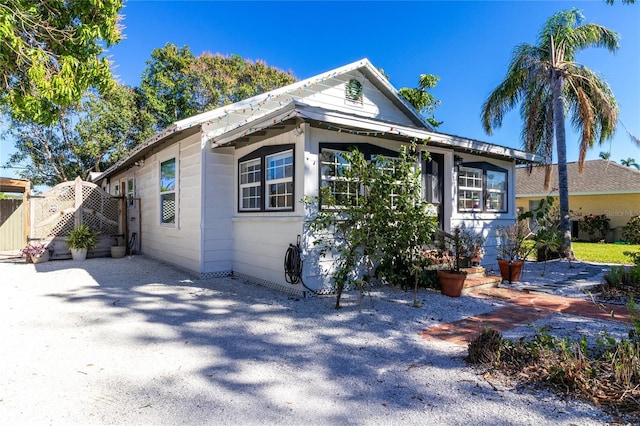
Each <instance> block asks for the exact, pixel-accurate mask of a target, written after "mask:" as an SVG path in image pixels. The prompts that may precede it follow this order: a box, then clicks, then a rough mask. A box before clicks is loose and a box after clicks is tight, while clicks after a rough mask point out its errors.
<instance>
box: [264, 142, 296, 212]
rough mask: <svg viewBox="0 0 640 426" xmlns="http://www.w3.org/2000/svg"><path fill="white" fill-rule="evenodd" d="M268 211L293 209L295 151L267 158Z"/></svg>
mask: <svg viewBox="0 0 640 426" xmlns="http://www.w3.org/2000/svg"><path fill="white" fill-rule="evenodd" d="M266 164H267V176H266V181H265V186H266V188H267V194H266V195H267V210H282V209H291V208H293V150H289V151H285V152H281V153H278V154H273V155H268V156H266Z"/></svg>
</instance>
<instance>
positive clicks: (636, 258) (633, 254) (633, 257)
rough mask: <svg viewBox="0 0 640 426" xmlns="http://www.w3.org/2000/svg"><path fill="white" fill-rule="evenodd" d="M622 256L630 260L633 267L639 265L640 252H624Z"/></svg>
mask: <svg viewBox="0 0 640 426" xmlns="http://www.w3.org/2000/svg"><path fill="white" fill-rule="evenodd" d="M622 254H624V255H625V256H627V257H628V258H630V259H631V261H632V262H633V263H634V264H635V265H640V251H637V252H633V251H625V252H623V253H622Z"/></svg>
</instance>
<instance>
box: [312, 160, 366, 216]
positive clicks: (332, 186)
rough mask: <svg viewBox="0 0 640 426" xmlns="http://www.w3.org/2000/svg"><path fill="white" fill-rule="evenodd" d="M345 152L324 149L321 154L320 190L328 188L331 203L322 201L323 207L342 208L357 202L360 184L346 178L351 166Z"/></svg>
mask: <svg viewBox="0 0 640 426" xmlns="http://www.w3.org/2000/svg"><path fill="white" fill-rule="evenodd" d="M344 154H345V151H338V150H335V149H323V150H322V151H321V152H320V188H321V192H322V188H327V189H326V190H325V191H328V193H329V195H331V198H332V199H333V200H331V201H330V202H327V201H326V200H325V199H323V200H322V207H323V208H329V207H340V206H346V205H349V204H351V203H353V202H357V199H358V195H359V194H360V183H359V182H356V181H354V180H351V179H348V178H347V177H345V172H346V171H347V170H349V168H350V167H351V164H349V162H348V161H347V160H346V159H345V158H344ZM322 198H324V197H322Z"/></svg>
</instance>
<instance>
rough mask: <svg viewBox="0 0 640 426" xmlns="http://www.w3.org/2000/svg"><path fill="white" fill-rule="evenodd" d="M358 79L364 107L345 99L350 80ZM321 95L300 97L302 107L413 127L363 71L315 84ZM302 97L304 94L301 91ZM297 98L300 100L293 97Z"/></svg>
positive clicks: (355, 71) (352, 72)
mask: <svg viewBox="0 0 640 426" xmlns="http://www.w3.org/2000/svg"><path fill="white" fill-rule="evenodd" d="M351 79H356V80H358V81H359V82H360V83H361V84H362V89H363V101H362V104H361V105H358V104H354V103H353V102H350V101H348V100H346V98H345V85H346V83H347V82H349V80H351ZM316 85H317V88H314V89H315V90H320V92H318V93H315V94H312V95H309V96H304V97H300V98H299V100H300V102H302V103H306V104H309V105H312V106H317V107H321V108H326V109H328V110H338V111H343V112H346V113H349V114H356V115H360V116H364V117H370V118H375V119H378V120H382V121H388V122H392V123H397V124H403V125H414V123H413V122H412V121H411V120H410V119H409V118H407V116H406V115H405V113H404V112H403V111H401V110H400V109H399V108H398V107H397V106H396V105H394V104H393V102H391V100H390V99H389V98H388V97H387V96H386V95H385V94H383V93H382V92H381V91H380V90H378V88H377V87H375V86H374V85H373V84H372V83H371V81H369V80H368V79H367V78H366V77H365V76H364V75H363V74H362V73H361V72H360V71H357V70H354V71H351V72H349V73H346V74H342V75H339V76H336V77H333V78H330V79H327V80H324V81H322V82H319V83H316ZM301 93H302V91H301ZM294 97H297V96H296V94H295V93H294Z"/></svg>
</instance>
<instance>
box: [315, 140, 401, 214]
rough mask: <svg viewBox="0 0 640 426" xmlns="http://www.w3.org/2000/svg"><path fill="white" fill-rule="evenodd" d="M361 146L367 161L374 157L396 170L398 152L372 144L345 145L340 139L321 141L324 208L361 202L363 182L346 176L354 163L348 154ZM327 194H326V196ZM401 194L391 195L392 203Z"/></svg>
mask: <svg viewBox="0 0 640 426" xmlns="http://www.w3.org/2000/svg"><path fill="white" fill-rule="evenodd" d="M353 148H357V149H358V151H360V152H361V153H362V154H363V155H364V158H365V159H366V160H367V161H371V162H373V163H375V164H378V165H379V166H380V167H382V168H384V170H385V172H387V173H389V174H393V173H394V171H395V167H394V161H395V160H396V159H397V157H398V153H397V152H394V151H391V150H388V149H384V148H381V147H378V146H375V145H370V144H358V145H345V144H336V143H322V144H320V193H321V197H320V200H321V208H323V209H327V208H337V209H339V208H341V207H344V206H347V205H350V204H354V203H357V202H358V197H359V196H360V194H362V192H363V191H364V188H363V187H362V184H361V183H360V182H358V181H357V180H355V179H350V178H348V177H347V176H346V174H347V171H348V170H349V169H350V168H351V164H350V163H349V161H348V160H347V158H346V156H345V154H346V153H347V152H351V151H352V150H353ZM323 194H324V195H327V196H328V197H326V196H323ZM396 197H397V194H392V195H391V200H390V201H391V204H392V205H393V204H394V200H395V198H396Z"/></svg>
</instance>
